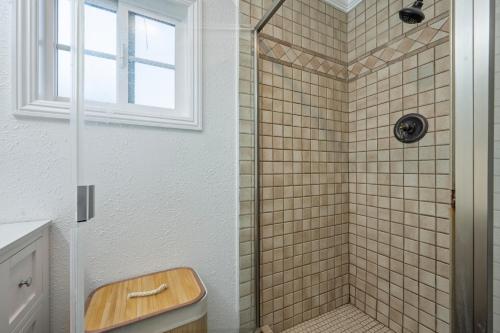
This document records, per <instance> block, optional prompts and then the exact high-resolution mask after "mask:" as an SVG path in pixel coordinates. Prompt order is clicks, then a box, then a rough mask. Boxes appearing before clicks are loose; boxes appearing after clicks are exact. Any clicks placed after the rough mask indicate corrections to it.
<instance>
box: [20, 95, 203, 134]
mask: <svg viewBox="0 0 500 333" xmlns="http://www.w3.org/2000/svg"><path fill="white" fill-rule="evenodd" d="M197 114H198V117H194V118H191V119H189V118H176V117H157V116H151V115H142V114H139V113H133V112H127V113H119V112H113V113H110V112H107V111H104V110H102V109H99V108H97V107H91V106H89V107H88V108H87V109H86V111H85V120H86V121H92V122H101V123H109V124H123V125H133V126H148V127H160V128H175V129H185V130H195V131H201V130H202V126H201V112H197ZM14 115H15V116H21V117H35V118H47V119H66V120H69V119H70V103H68V102H62V101H43V100H36V101H33V102H32V103H30V104H28V105H25V106H22V107H20V108H18V110H17V111H15V112H14Z"/></svg>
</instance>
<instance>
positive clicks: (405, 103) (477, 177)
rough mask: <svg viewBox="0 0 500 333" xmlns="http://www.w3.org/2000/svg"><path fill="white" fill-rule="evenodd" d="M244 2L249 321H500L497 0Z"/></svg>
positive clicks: (443, 328) (307, 327)
mask: <svg viewBox="0 0 500 333" xmlns="http://www.w3.org/2000/svg"><path fill="white" fill-rule="evenodd" d="M240 5H241V6H240V27H241V31H240V151H241V154H240V193H241V196H240V206H241V207H242V210H241V212H240V293H241V294H240V324H241V327H242V330H248V331H252V330H253V329H255V328H257V327H267V328H269V329H272V330H273V332H330V331H336V330H340V331H345V332H368V331H370V332H388V331H394V332H493V331H497V330H498V329H499V328H498V327H494V326H493V325H494V323H495V321H494V320H493V317H492V313H493V312H494V311H495V310H494V309H496V307H495V303H493V297H494V296H493V295H494V285H493V282H492V281H493V274H494V270H493V262H494V259H495V258H494V254H493V252H492V251H493V236H492V235H493V229H492V228H493V222H492V220H493V219H492V218H493V215H492V214H493V213H492V208H493V207H494V206H493V191H494V189H493V186H492V184H493V181H492V180H493V174H492V172H493V164H492V163H493V162H492V161H493V141H492V140H493V139H492V138H493V131H494V129H493V127H492V124H493V118H492V117H493V116H492V114H493V113H492V112H493V111H492V110H493V109H492V106H493V102H492V98H493V95H494V94H493V90H492V87H493V78H492V76H491V75H492V73H493V63H494V62H493V56H492V50H493V49H494V46H493V45H494V43H493V34H494V31H495V30H494V23H495V18H494V16H493V13H495V10H494V8H495V7H494V4H493V2H488V1H485V2H484V3H481V4H479V3H477V2H476V3H474V2H473V1H454V2H453V1H449V0H434V1H419V0H418V1H415V2H414V3H410V4H406V3H403V2H402V1H390V0H387V1H386V0H384V1H374V0H361V1H329V0H326V1H322V0H310V1H304V0H282V1H279V0H276V1H242V2H240ZM454 22H460V23H454ZM464 36H467V37H464ZM495 170H496V169H495ZM495 249H496V248H495ZM495 313H496V312H495ZM497 326H498V325H497ZM267 328H266V329H267Z"/></svg>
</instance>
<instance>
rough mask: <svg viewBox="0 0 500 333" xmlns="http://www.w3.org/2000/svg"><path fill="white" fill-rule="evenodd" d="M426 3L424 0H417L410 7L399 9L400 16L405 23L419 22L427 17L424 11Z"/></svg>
mask: <svg viewBox="0 0 500 333" xmlns="http://www.w3.org/2000/svg"><path fill="white" fill-rule="evenodd" d="M423 5H424V2H423V0H417V1H415V2H414V3H413V5H411V6H410V7H406V8H403V9H401V10H400V11H399V18H400V19H401V21H403V22H404V23H408V24H417V23H420V22H422V21H423V20H424V19H425V14H424V12H423V11H422V6H423Z"/></svg>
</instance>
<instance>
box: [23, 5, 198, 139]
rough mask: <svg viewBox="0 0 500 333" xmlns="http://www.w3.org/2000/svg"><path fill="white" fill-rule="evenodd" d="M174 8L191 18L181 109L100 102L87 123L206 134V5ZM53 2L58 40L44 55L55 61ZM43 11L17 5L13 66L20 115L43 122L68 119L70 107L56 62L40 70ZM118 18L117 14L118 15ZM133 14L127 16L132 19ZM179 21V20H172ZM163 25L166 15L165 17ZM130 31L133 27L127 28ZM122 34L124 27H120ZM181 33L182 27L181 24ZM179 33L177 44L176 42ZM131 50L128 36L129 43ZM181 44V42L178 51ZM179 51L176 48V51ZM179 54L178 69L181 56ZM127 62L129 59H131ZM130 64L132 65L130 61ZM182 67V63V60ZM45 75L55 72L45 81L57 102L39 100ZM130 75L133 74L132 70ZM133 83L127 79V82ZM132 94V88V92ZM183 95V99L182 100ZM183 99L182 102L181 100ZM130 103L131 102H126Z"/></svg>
mask: <svg viewBox="0 0 500 333" xmlns="http://www.w3.org/2000/svg"><path fill="white" fill-rule="evenodd" d="M169 1H171V3H173V4H175V5H177V6H178V5H182V6H185V7H186V13H187V16H186V17H185V18H184V19H183V21H182V25H183V26H184V27H185V29H184V36H183V37H182V43H183V44H182V50H183V51H184V53H183V59H184V62H185V68H184V72H183V73H182V74H183V75H177V74H178V73H177V71H176V108H175V110H168V109H164V108H157V107H148V106H141V105H134V104H128V103H125V104H124V103H117V104H109V103H96V102H86V106H85V119H86V120H89V121H100V122H107V123H121V124H130V125H140V126H154V127H167V128H180V129H191V130H201V129H202V107H201V106H202V33H201V32H202V30H201V28H202V4H201V0H169ZM125 2H126V1H124V4H123V5H122V4H120V6H119V8H118V11H120V10H131V11H133V12H136V11H138V12H137V13H138V14H140V15H144V16H148V17H153V18H156V17H158V16H157V15H156V16H155V15H154V13H153V12H148V11H147V10H143V9H141V8H139V7H137V6H130V5H128V4H125ZM55 4H56V2H55V1H54V0H50V5H49V9H48V12H50V13H48V14H47V15H46V16H45V17H46V18H47V22H51V23H50V24H47V25H46V29H48V30H47V33H50V34H52V36H53V38H54V39H53V40H52V41H47V42H46V45H45V47H47V48H48V49H47V50H50V51H49V52H46V53H45V54H46V55H47V53H48V57H49V58H50V57H52V59H54V56H53V55H50V53H51V52H52V53H53V52H54V50H55V46H54V42H55V41H56V37H55V33H56V31H55V28H54V27H55V26H56V22H55V9H54V8H53V6H54V5H55ZM38 11H39V8H38V1H37V0H17V1H15V14H16V29H15V39H14V40H15V44H16V45H15V48H14V50H15V52H14V53H15V54H13V59H14V60H13V61H14V63H15V69H16V75H14V85H13V86H14V87H16V89H15V93H14V103H15V105H16V109H15V111H14V114H15V115H19V116H33V117H43V118H56V119H69V118H70V102H69V101H67V100H63V99H58V98H55V96H56V95H57V92H56V91H55V89H56V86H55V79H56V77H55V73H56V71H55V69H54V66H55V65H56V63H55V61H47V64H48V65H47V66H44V68H42V69H40V68H39V65H38V57H39V54H38V52H39V50H38V47H37V46H38V45H37V44H38V28H37V27H38V24H39V13H38ZM117 15H118V13H117ZM127 15H128V14H127ZM172 19H175V18H172ZM161 20H164V16H161ZM176 23H179V22H176ZM127 28H128V27H127ZM118 29H119V28H118ZM176 30H177V25H176ZM120 34H123V32H120V31H118V35H119V37H118V44H117V58H118V59H117V68H118V67H119V66H120V61H123V60H121V59H120V58H121V57H123V56H124V54H123V52H124V51H123V49H122V48H123V47H124V46H123V41H121V40H122V38H123V35H122V36H121V37H120ZM177 37H178V36H177V34H176V39H177ZM126 43H127V45H128V35H127V38H126ZM177 45H179V44H178V42H176V46H177ZM176 48H177V47H176ZM177 55H178V53H177V51H176V68H177V60H178V57H177ZM127 57H128V55H127ZM125 63H126V64H127V66H128V58H127V59H126V61H125ZM181 63H182V61H181ZM41 70H45V71H46V72H50V73H51V74H50V75H48V76H47V78H48V79H46V80H45V85H44V88H45V87H46V89H50V90H49V91H50V92H51V93H50V95H52V96H54V98H53V99H52V100H44V99H38V98H37V94H38V91H39V86H38V79H39V73H40V71H41ZM127 71H128V70H127ZM177 76H182V77H183V81H182V82H181V83H179V82H177ZM117 80H118V84H117V89H123V88H122V87H120V84H119V82H120V77H118V75H117ZM127 81H128V80H127ZM127 89H128V88H127ZM179 94H181V95H179ZM179 96H180V97H179ZM127 100H128V97H127Z"/></svg>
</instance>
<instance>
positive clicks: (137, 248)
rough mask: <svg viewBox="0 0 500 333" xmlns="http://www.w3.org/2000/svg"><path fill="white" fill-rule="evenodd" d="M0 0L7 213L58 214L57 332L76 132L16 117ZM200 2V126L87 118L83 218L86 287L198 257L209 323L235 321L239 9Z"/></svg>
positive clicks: (63, 308) (0, 135) (6, 11)
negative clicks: (87, 206) (86, 210)
mask: <svg viewBox="0 0 500 333" xmlns="http://www.w3.org/2000/svg"><path fill="white" fill-rule="evenodd" d="M12 1H13V0H0V184H1V185H0V198H1V200H0V222H6V221H11V220H22V219H32V218H51V219H53V220H54V225H53V227H52V233H51V237H52V246H51V317H52V318H51V324H52V332H57V333H59V332H60V333H66V332H68V327H69V326H68V325H69V312H68V309H69V293H68V286H69V271H68V269H69V245H68V242H69V221H70V220H71V218H72V216H73V209H72V208H73V207H72V202H71V197H72V195H73V190H74V189H73V188H71V175H72V170H71V163H70V162H71V160H70V158H71V148H72V145H71V142H70V139H69V137H70V132H69V130H70V129H69V124H68V123H67V122H64V121H51V120H39V119H29V118H24V119H19V118H15V117H13V116H12V111H13V105H12V104H11V102H10V100H11V93H12V91H11V81H10V80H11V75H12V72H11V62H10V54H11V40H10V36H11V32H10V31H11V19H12V17H11V12H10V7H11V2H12ZM203 2H204V20H205V22H204V25H205V28H206V29H205V31H204V44H203V46H204V58H203V60H204V78H205V80H204V90H205V91H204V92H205V95H204V130H203V131H202V132H191V131H179V130H165V129H155V128H147V127H134V126H124V127H122V126H103V125H93V126H89V128H88V131H87V132H86V134H87V135H86V138H85V140H86V141H85V142H86V146H87V151H86V152H87V156H86V157H88V158H89V161H92V162H91V163H88V164H87V165H86V170H87V171H88V174H87V175H88V176H89V179H90V180H92V182H93V183H95V184H96V186H97V195H98V200H97V202H98V206H97V215H98V218H97V219H96V220H95V221H94V222H93V223H91V224H88V225H86V226H85V230H84V236H85V239H86V249H87V250H86V257H87V271H86V279H87V282H88V288H94V287H95V286H98V285H100V284H102V283H105V282H109V281H112V280H116V279H121V278H125V277H129V276H134V275H138V274H144V273H147V272H151V271H156V270H161V269H165V268H169V267H174V266H191V267H194V268H195V269H196V270H197V271H198V272H199V274H200V275H201V277H202V279H203V281H204V282H205V284H206V286H207V289H208V294H209V310H208V311H209V327H210V329H211V330H212V331H214V332H221V331H236V330H237V328H238V283H237V281H238V276H237V275H238V263H237V177H236V175H237V124H238V122H237V100H236V89H237V84H236V83H237V80H236V78H237V72H236V70H237V50H236V48H237V44H236V42H237V38H236V34H237V30H236V29H235V27H236V26H237V22H236V20H237V15H236V13H237V8H236V7H235V4H234V2H233V1H231V0H203Z"/></svg>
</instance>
